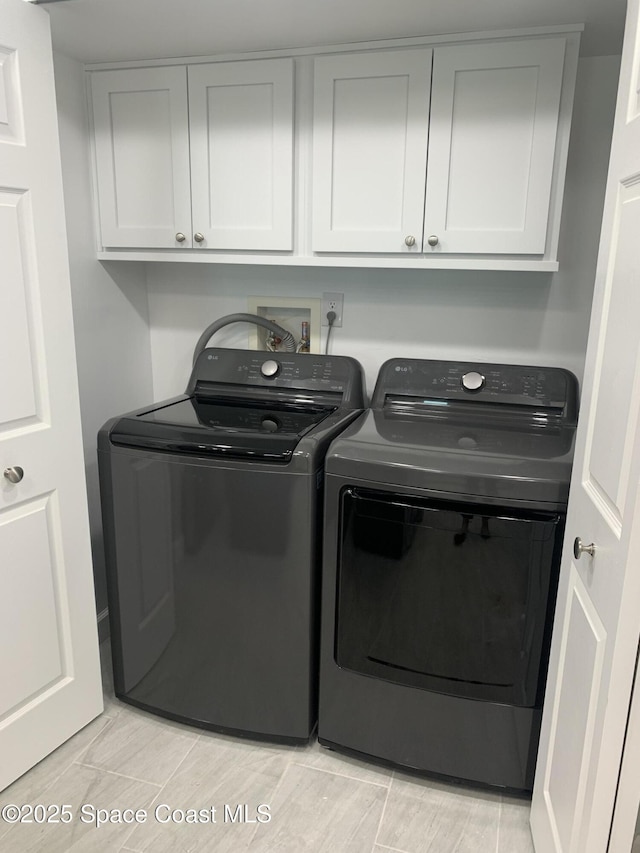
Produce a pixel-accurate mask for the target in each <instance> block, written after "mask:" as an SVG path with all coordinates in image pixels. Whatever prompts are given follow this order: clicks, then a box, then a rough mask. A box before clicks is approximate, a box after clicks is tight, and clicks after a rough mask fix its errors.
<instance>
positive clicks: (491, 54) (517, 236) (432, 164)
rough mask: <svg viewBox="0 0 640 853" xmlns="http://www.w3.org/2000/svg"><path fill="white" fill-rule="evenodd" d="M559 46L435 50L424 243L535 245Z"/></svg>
mask: <svg viewBox="0 0 640 853" xmlns="http://www.w3.org/2000/svg"><path fill="white" fill-rule="evenodd" d="M564 53H565V40H564V39H563V38H550V39H540V40H530V41H518V42H509V43H500V44H478V45H464V46H460V47H441V48H436V49H435V51H434V61H433V87H432V93H431V129H430V138H429V164H428V171H427V193H426V208H425V231H424V246H425V251H426V252H437V251H441V252H447V253H449V252H451V253H463V252H470V253H509V254H512V253H513V254H543V253H544V250H545V242H546V233H547V219H548V215H549V201H550V195H551V183H552V177H553V163H554V154H555V147H556V131H557V126H558V111H559V105H560V92H561V87H562V73H563V66H564ZM429 238H431V240H430V239H429Z"/></svg>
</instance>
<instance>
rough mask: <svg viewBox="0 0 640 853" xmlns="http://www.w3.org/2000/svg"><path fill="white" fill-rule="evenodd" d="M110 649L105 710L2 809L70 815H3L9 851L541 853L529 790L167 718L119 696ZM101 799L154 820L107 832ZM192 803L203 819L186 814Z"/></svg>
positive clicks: (3, 843) (4, 800) (18, 785)
mask: <svg viewBox="0 0 640 853" xmlns="http://www.w3.org/2000/svg"><path fill="white" fill-rule="evenodd" d="M102 653H103V654H102V657H103V673H104V683H105V710H104V713H103V714H102V715H101V716H100V717H98V718H97V719H96V720H94V721H93V722H92V723H90V724H89V725H88V726H87V727H86V728H84V729H83V730H82V731H81V732H78V734H77V735H76V736H75V737H73V738H71V740H69V741H67V743H65V744H63V745H62V746H61V747H60V748H59V749H57V750H56V751H55V752H53V753H52V754H51V755H50V756H48V757H47V758H45V759H44V761H42V762H40V764H38V765H37V766H36V767H34V768H33V770H31V771H29V773H26V774H25V775H24V776H23V777H22V778H21V779H18V781H17V782H15V783H14V784H13V785H11V786H10V787H9V788H7V789H6V790H5V791H3V792H2V793H0V808H1V807H2V806H4V805H6V804H9V803H12V804H16V805H22V804H31V805H33V806H35V805H36V804H43V805H55V804H60V805H61V804H68V805H70V807H71V813H72V814H73V819H72V820H71V821H70V822H69V823H58V824H50V823H48V824H40V823H31V824H16V825H8V824H6V823H3V822H2V821H1V820H0V849H1V850H2V851H3V853H29V852H30V851H47V853H63V851H67V850H72V851H74V853H84V852H85V851H95V853H120V851H123V853H124V851H131V853H147V851H148V853H165V851H166V853H200V851H215V853H226V851H229V853H240V851H244V850H247V851H250V853H262V851H265V853H267V851H282V853H289V851H290V853H302V851H313V853H316V852H317V853H320V851H327V853H329V851H331V853H385V851H397V853H466V851H469V853H533V844H532V841H531V834H530V832H529V825H528V820H529V802H528V801H527V800H526V799H519V798H515V797H508V796H506V795H502V794H500V793H492V792H487V791H479V790H478V789H475V788H472V787H464V786H461V785H455V784H444V783H442V782H438V781H434V780H433V779H423V778H417V777H415V776H409V775H406V774H403V773H400V772H398V771H395V772H394V771H391V770H388V769H385V768H381V767H378V766H376V765H373V764H367V763H365V762H360V761H357V760H354V759H351V758H347V757H345V756H342V755H339V754H338V753H334V752H330V751H329V750H326V749H323V748H321V747H320V746H318V744H317V743H314V744H312V745H310V746H308V747H283V746H272V745H268V744H263V743H257V742H252V741H248V740H239V739H234V738H230V737H225V736H222V735H216V734H212V733H208V732H202V731H200V730H198V729H192V728H190V727H187V726H182V725H178V724H176V723H171V722H168V721H165V720H162V719H160V718H159V717H154V716H152V715H149V714H145V713H143V712H141V711H137V710H136V709H134V708H131V707H129V706H128V705H124V704H123V703H121V702H119V701H118V700H117V699H115V698H114V696H113V688H112V679H111V662H110V655H109V649H108V645H105V646H103V648H102ZM83 806H84V807H85V811H84V813H83V812H82V809H83ZM212 806H213V807H215V815H214V816H215V822H212V821H211V807H212ZM225 806H226V809H225ZM245 806H246V812H245ZM259 806H262V807H268V814H269V815H270V817H271V819H270V820H269V822H265V823H262V822H255V821H256V819H257V816H258V807H259ZM91 807H93V808H94V809H97V808H100V809H105V810H115V809H118V810H124V809H133V810H144V812H146V814H147V820H146V822H144V823H136V824H128V823H117V822H108V823H105V824H104V825H102V826H100V827H96V826H95V825H94V822H92V820H91V819H92V817H93V815H94V812H93V811H92V808H91ZM238 807H240V808H238ZM156 810H157V813H158V817H159V820H158V819H156V817H155V813H156ZM175 810H179V811H177V812H176V813H175V815H174V817H172V816H171V815H172V812H174V811H175ZM187 810H195V811H194V814H195V812H196V811H197V812H200V814H199V815H198V816H197V817H198V820H199V821H200V822H198V823H188V822H186V820H185V821H184V822H179V820H180V817H181V812H187ZM262 811H263V812H265V813H266V812H267V809H265V808H263V809H262ZM81 815H82V816H83V817H84V818H85V820H86V822H85V820H81ZM190 815H191V813H190ZM245 815H246V818H247V819H248V820H246V821H244V820H242V818H244V817H245ZM205 818H208V820H207V822H203V821H204V820H205ZM250 820H251V821H254V822H249V821H250Z"/></svg>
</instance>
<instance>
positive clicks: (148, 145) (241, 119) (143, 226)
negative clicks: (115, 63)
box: [88, 25, 582, 272]
mask: <svg viewBox="0 0 640 853" xmlns="http://www.w3.org/2000/svg"><path fill="white" fill-rule="evenodd" d="M580 29H582V28H581V27H580V26H579V25H576V26H573V27H567V28H566V29H565V28H562V29H561V28H558V27H554V28H546V29H542V28H540V29H539V30H537V31H534V30H528V31H526V32H521V33H520V34H518V33H511V34H508V35H507V34H502V35H500V34H496V35H495V36H493V35H491V34H487V33H483V34H478V35H477V36H475V35H473V34H470V33H467V34H464V35H460V36H458V37H455V36H447V37H443V36H438V37H436V36H434V37H433V38H429V37H424V38H416V39H411V40H410V42H409V43H407V40H401V39H396V40H389V41H386V42H382V43H373V44H359V45H351V46H349V47H348V48H347V47H344V46H342V47H341V46H333V47H327V48H318V49H311V48H300V49H292V50H291V51H289V52H288V55H287V56H283V55H282V51H278V52H277V54H276V55H274V54H272V53H266V55H262V56H259V57H256V58H252V57H251V55H247V56H246V58H245V57H242V56H237V55H236V56H231V57H229V58H227V59H225V58H223V57H220V58H217V59H216V60H214V59H213V58H212V59H211V60H206V61H205V60H204V59H203V58H199V59H196V60H189V59H185V60H167V61H166V62H165V63H164V64H162V63H161V62H160V61H153V62H151V61H150V62H149V63H143V62H137V63H134V64H135V66H136V67H133V68H131V67H126V66H125V65H123V64H122V65H121V66H120V67H118V68H113V67H105V66H104V65H100V66H96V67H93V68H89V69H88V71H89V75H90V79H91V94H92V99H93V114H94V130H95V164H96V187H97V195H98V198H97V209H98V211H99V227H98V242H99V243H100V244H101V251H100V257H102V258H121V259H134V258H135V259H138V260H143V261H155V260H170V261H181V260H185V259H188V260H190V261H191V260H196V259H197V260H198V261H206V262H221V263H252V264H284V265H288V264H298V265H309V266H345V267H348V266H353V267H355V266H362V267H376V266H378V267H396V268H402V267H405V268H408V269H429V268H442V269H445V268H449V269H496V270H498V269H512V270H540V271H545V272H551V271H553V270H555V269H557V268H558V263H557V250H558V238H559V233H560V216H561V212H562V200H563V192H564V180H565V171H566V161H567V151H568V141H569V130H570V124H571V111H572V104H573V92H574V87H575V80H576V72H577V64H578V48H579V41H580V36H579V30H580ZM134 250H135V251H134ZM161 250H162V251H161Z"/></svg>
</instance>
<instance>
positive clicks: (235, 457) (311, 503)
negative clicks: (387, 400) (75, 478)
mask: <svg viewBox="0 0 640 853" xmlns="http://www.w3.org/2000/svg"><path fill="white" fill-rule="evenodd" d="M363 405H364V400H363V378H362V369H361V367H360V365H359V364H358V363H357V362H356V361H355V360H353V359H351V358H346V357H340V356H322V355H314V354H296V353H283V354H282V355H281V354H274V355H273V357H265V354H264V353H256V352H250V351H245V350H230V349H213V348H209V349H205V350H204V351H203V352H202V353H201V354H200V355H199V357H198V359H197V361H196V363H195V365H194V368H193V372H192V375H191V378H190V380H189V384H188V386H187V390H186V393H185V394H184V395H181V396H180V397H176V398H173V399H170V400H165V401H163V402H160V403H155V404H153V405H151V406H147V407H145V408H143V409H139V410H137V411H135V412H131V413H129V414H127V415H123V416H120V417H116V418H113V419H111V420H110V421H109V422H108V423H107V424H105V426H104V427H103V428H102V430H101V431H100V433H99V437H98V459H99V468H100V485H101V497H102V510H103V520H104V531H105V548H106V558H107V580H108V590H109V615H110V620H111V636H112V646H113V658H114V676H115V691H116V695H117V696H119V697H120V698H121V699H123V700H124V701H127V702H129V703H131V704H134V705H137V706H139V707H141V708H144V709H147V710H150V711H154V712H155V713H158V714H161V715H164V716H167V717H170V718H173V719H178V720H182V721H186V722H191V723H195V724H197V725H200V726H203V727H207V728H211V729H215V730H221V731H230V732H232V733H238V734H244V735H249V736H254V737H260V738H266V739H271V740H276V741H285V742H286V741H293V742H296V741H306V740H307V739H308V738H309V735H310V733H311V732H312V730H313V728H314V726H315V722H316V706H317V695H316V693H317V686H316V685H317V657H318V648H317V647H318V604H319V602H318V597H319V596H318V588H319V566H318V559H319V553H320V530H321V511H322V499H321V498H322V493H323V464H324V455H325V452H326V450H327V448H328V446H329V443H330V442H331V440H332V439H333V438H335V437H336V436H337V435H338V434H339V433H340V432H341V431H342V430H343V429H344V428H345V427H346V426H347V425H348V424H349V423H350V422H351V421H352V420H353V419H354V418H355V417H356V416H357V415H358V414H359V413H360V412H361V410H362V408H363Z"/></svg>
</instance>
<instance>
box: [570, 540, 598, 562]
mask: <svg viewBox="0 0 640 853" xmlns="http://www.w3.org/2000/svg"><path fill="white" fill-rule="evenodd" d="M595 553H596V546H595V545H594V544H593V542H592V543H591V545H584V544H583V542H582V539H581V538H580V537H579V536H576V538H575V539H574V541H573V556H574V557H575V558H576V560H579V559H580V557H581V556H582V555H583V554H588V555H589V556H590V557H593V555H594V554H595Z"/></svg>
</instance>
